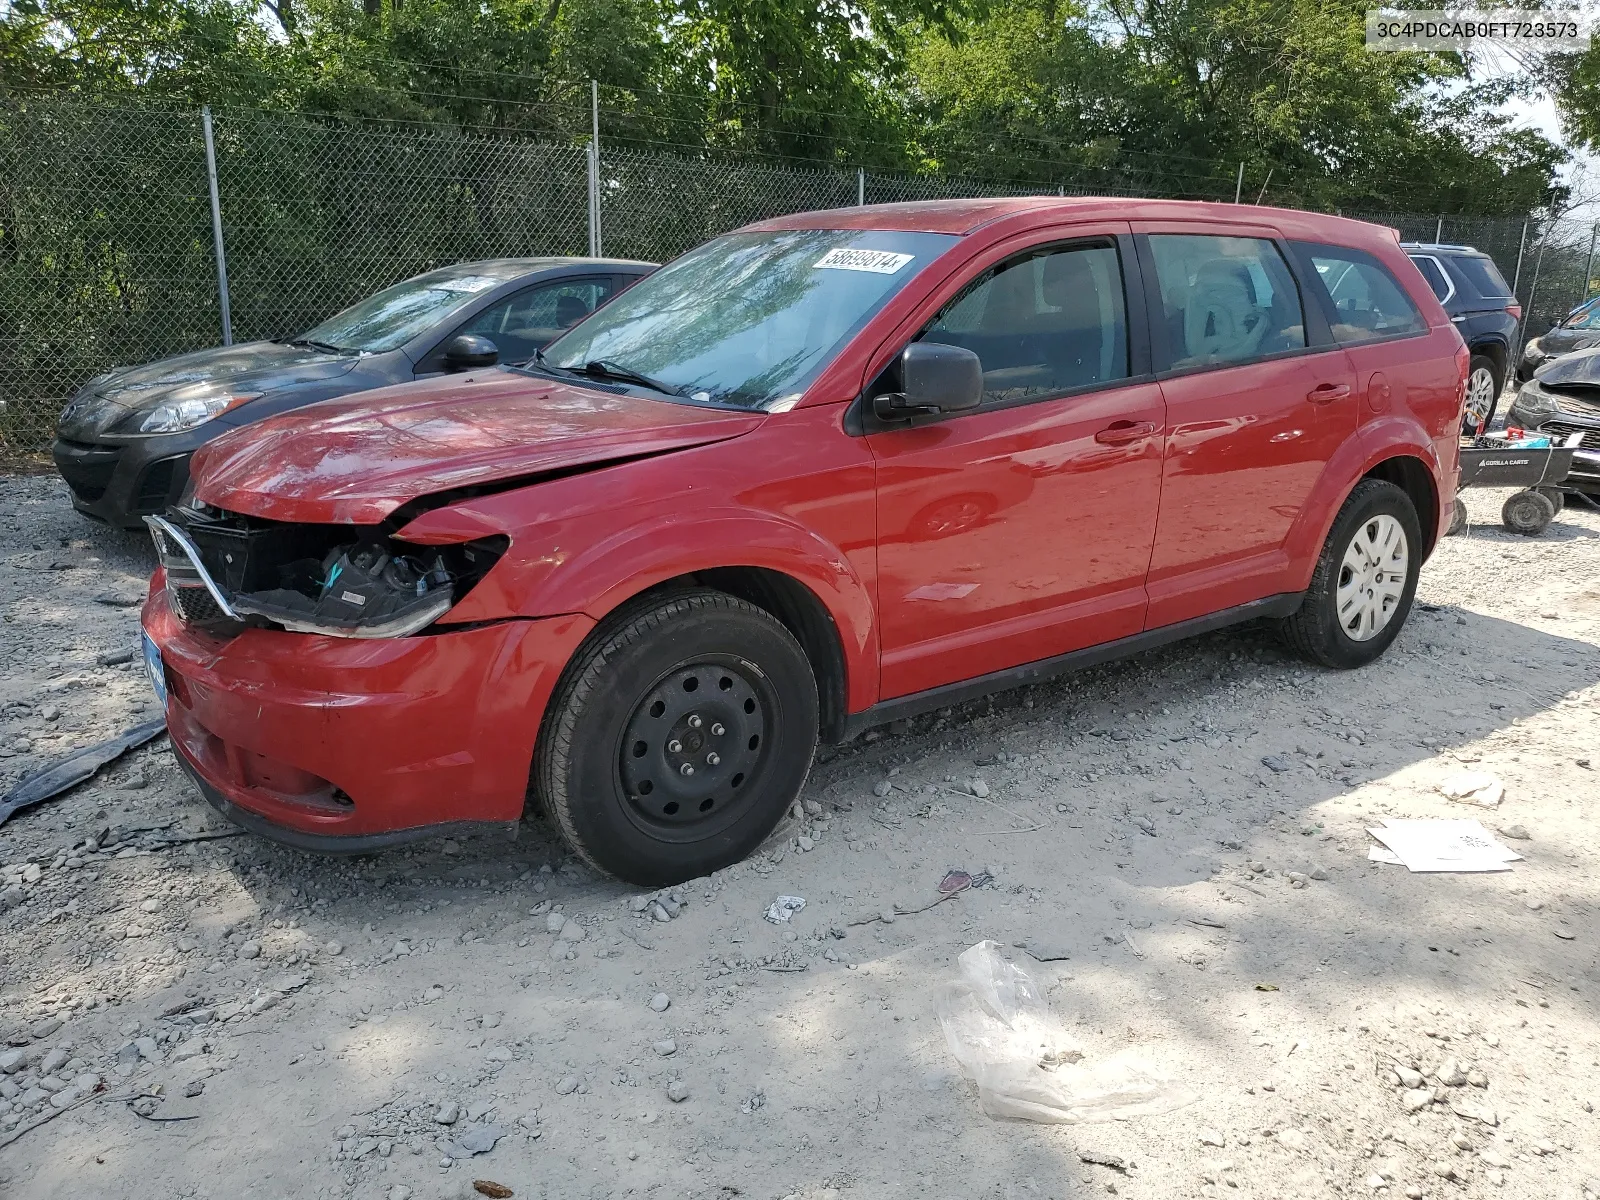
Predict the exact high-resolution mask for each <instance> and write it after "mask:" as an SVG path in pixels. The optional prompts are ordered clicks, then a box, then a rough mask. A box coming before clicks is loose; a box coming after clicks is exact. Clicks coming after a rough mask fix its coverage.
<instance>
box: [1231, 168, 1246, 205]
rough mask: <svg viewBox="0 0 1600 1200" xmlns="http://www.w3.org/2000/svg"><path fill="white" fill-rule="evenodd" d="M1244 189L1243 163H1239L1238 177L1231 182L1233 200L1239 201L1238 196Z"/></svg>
mask: <svg viewBox="0 0 1600 1200" xmlns="http://www.w3.org/2000/svg"><path fill="white" fill-rule="evenodd" d="M1243 191H1244V164H1243V163H1240V164H1239V178H1238V179H1237V180H1235V181H1234V184H1233V202H1234V203H1235V204H1237V203H1239V196H1240V194H1241V193H1243Z"/></svg>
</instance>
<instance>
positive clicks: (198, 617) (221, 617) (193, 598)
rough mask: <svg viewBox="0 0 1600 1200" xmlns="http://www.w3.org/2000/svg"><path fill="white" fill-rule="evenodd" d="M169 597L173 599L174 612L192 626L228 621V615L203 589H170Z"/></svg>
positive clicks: (168, 590) (168, 591)
mask: <svg viewBox="0 0 1600 1200" xmlns="http://www.w3.org/2000/svg"><path fill="white" fill-rule="evenodd" d="M167 595H169V596H170V597H172V607H173V610H174V611H175V612H176V613H177V614H178V616H180V617H182V618H183V619H184V621H186V622H188V623H189V624H191V625H204V624H208V623H210V622H213V621H226V620H227V619H228V615H227V614H226V613H224V612H223V611H222V609H220V608H218V607H217V602H216V601H215V600H213V599H212V598H211V593H210V592H208V591H207V590H206V589H205V588H203V587H175V588H168V589H167Z"/></svg>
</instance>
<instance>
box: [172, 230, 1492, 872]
mask: <svg viewBox="0 0 1600 1200" xmlns="http://www.w3.org/2000/svg"><path fill="white" fill-rule="evenodd" d="M1335 297H1337V299H1336V298H1335ZM1466 369H1467V351H1466V348H1465V347H1464V346H1463V345H1462V342H1461V339H1460V337H1459V336H1457V334H1456V331H1455V330H1454V328H1453V327H1452V326H1451V323H1450V320H1449V318H1448V317H1447V316H1446V315H1445V313H1444V312H1443V310H1442V309H1441V308H1440V307H1439V304H1438V302H1437V301H1436V300H1435V299H1434V297H1433V293H1432V291H1431V290H1430V289H1429V288H1428V286H1427V284H1426V283H1425V282H1424V281H1423V279H1422V277H1421V276H1420V275H1419V274H1418V273H1417V270H1416V268H1415V267H1414V266H1413V265H1412V263H1411V261H1410V260H1409V259H1408V258H1407V257H1406V255H1405V253H1404V252H1403V251H1402V250H1401V249H1400V247H1399V244H1398V242H1397V240H1396V237H1395V235H1394V233H1393V232H1392V231H1390V230H1386V229H1382V228H1378V227H1375V226H1372V225H1366V224H1361V223H1359V222H1355V221H1347V220H1341V219H1337V218H1333V217H1325V216H1317V215H1313V214H1307V213H1300V212H1288V211H1279V210H1273V209H1266V208H1241V207H1235V206H1232V205H1216V204H1186V203H1178V202H1164V201H1127V200H1101V199H1054V198H1039V199H1002V200H982V201H952V202H940V203H929V204H908V205H894V206H883V207H870V208H856V209H844V210H838V211H832V212H821V213H808V214H803V215H799V216H792V217H784V218H781V219H778V220H773V221H767V222H763V223H761V224H758V225H753V226H750V227H749V228H746V229H743V230H740V231H738V232H736V233H732V234H729V235H727V236H726V237H721V238H718V239H716V240H715V241H712V242H710V243H708V244H706V245H704V246H702V247H700V248H699V249H697V250H695V251H693V252H691V253H689V254H687V255H685V256H684V257H682V258H680V259H678V260H677V261H676V262H674V263H672V264H671V265H669V266H667V267H665V268H663V269H661V270H660V271H658V272H657V273H656V274H654V275H652V276H650V277H649V278H648V279H645V280H644V281H643V282H641V283H639V284H638V285H636V286H635V287H634V288H633V289H632V290H630V291H628V292H625V293H623V294H622V295H621V296H619V297H618V298H617V299H615V300H613V301H612V302H611V303H610V304H608V305H606V306H605V307H603V308H601V309H600V310H598V311H597V312H595V313H594V314H593V315H592V316H590V317H589V318H588V319H586V320H585V321H583V322H582V323H581V324H580V325H578V326H577V327H576V328H574V329H573V330H572V331H570V332H569V333H567V334H566V335H565V336H563V337H562V338H560V339H559V340H558V341H556V342H555V343H554V344H553V345H551V346H550V347H549V348H548V349H547V350H546V351H545V352H544V353H543V354H542V355H540V356H539V357H538V358H537V359H535V360H533V361H531V362H528V363H526V364H523V365H522V366H518V367H501V368H493V369H486V370H480V371H474V372H471V373H468V374H463V375H458V376H455V377H452V378H447V379H439V380H430V381H426V382H419V383H415V384H407V385H402V386H399V387H394V388H387V389H383V390H380V391H377V392H368V393H364V394H362V395H360V396H357V397H352V398H349V399H344V400H335V401H330V402H327V403H324V404H320V405H316V406H314V407H311V408H307V409H302V410H299V411H297V412H295V413H292V414H287V415H285V416H282V417H280V418H276V419H274V420H272V421H268V422H266V423H263V424H260V425H256V426H254V427H252V428H250V429H246V430H241V431H239V432H237V433H235V434H231V435H229V436H227V437H224V438H221V439H218V440H217V441H215V442H213V443H212V444H211V445H210V446H209V447H208V448H207V449H206V450H205V451H203V452H202V457H201V459H200V460H198V461H197V462H196V465H195V472H194V473H195V478H196V485H195V488H194V493H193V496H192V498H190V499H189V500H187V501H186V502H185V503H183V504H182V505H180V506H179V507H178V508H176V509H173V510H171V511H169V512H168V513H167V514H166V515H164V516H162V517H159V518H152V519H151V520H150V524H151V527H152V530H153V533H154V536H155V540H156V543H157V547H158V550H159V552H160V559H161V568H160V570H159V571H158V572H157V573H156V576H155V578H154V580H153V581H152V584H151V590H150V598H149V601H148V603H147V604H146V605H145V609H144V629H145V633H146V634H147V645H146V650H147V657H148V659H149V662H150V665H151V671H152V677H153V679H154V682H155V684H156V687H157V689H158V690H159V691H161V692H162V693H163V694H164V696H165V698H166V712H167V720H168V724H169V726H170V728H171V731H172V742H173V745H174V747H175V748H176V750H177V752H178V757H179V760H180V761H181V762H182V763H183V765H184V766H185V767H186V768H187V769H188V771H189V772H190V773H191V774H192V775H193V777H194V779H195V781H196V782H197V783H198V784H199V786H200V788H201V790H202V791H203V792H204V793H205V795H206V797H207V798H208V799H209V800H210V802H211V803H212V804H214V805H215V806H216V807H217V808H219V809H220V810H221V811H222V812H224V813H225V814H227V815H228V816H229V817H230V818H232V819H233V820H235V821H237V822H238V823H240V824H241V825H243V826H245V827H246V828H249V829H252V830H256V831H259V832H261V833H263V834H265V835H267V836H269V837H273V838H277V839H279V840H281V841H284V842H287V843H289V844H291V845H295V846H301V847H305V848H308V849H316V850H349V851H358V850H368V849H373V848H377V847H381V846H386V845H393V844H395V843H399V842H403V841H406V840H409V839H413V838H416V837H419V836H423V835H427V834H432V833H437V832H440V831H442V830H446V829H449V828H451V827H454V826H460V825H467V824H471V825H483V824H500V825H504V826H513V825H514V823H515V822H517V821H518V820H519V818H520V817H521V816H522V815H523V811H524V806H525V805H526V803H527V802H528V800H529V798H530V797H532V798H534V799H535V800H536V801H537V803H538V805H539V806H540V807H541V808H543V809H544V811H545V812H546V813H547V814H548V815H549V816H550V818H552V820H553V822H554V823H555V825H556V826H557V827H558V828H559V829H560V830H561V832H562V833H563V834H564V835H565V837H566V839H567V840H568V841H569V842H570V843H571V845H572V848H573V849H574V850H575V851H576V852H577V853H578V854H580V855H581V856H583V857H584V858H585V859H587V860H588V861H589V862H591V863H592V864H594V865H595V866H597V867H599V868H601V869H603V870H606V871H609V872H611V873H613V874H615V875H618V876H621V877H622V878H624V879H627V880H631V881H633V882H635V883H640V884H646V885H658V884H664V883H670V882H675V881H679V880H683V879H688V878H691V877H694V876H698V875H703V874H705V873H707V872H709V871H712V870H714V869H716V868H718V867H722V866H725V865H727V864H729V863H732V862H734V861H735V860H737V859H739V858H740V857H742V856H744V855H745V854H748V853H749V852H750V851H751V850H752V849H753V848H754V847H756V846H757V845H758V844H759V843H760V841H761V840H762V839H763V838H764V837H765V836H766V835H767V834H768V833H769V832H770V831H771V829H772V828H773V826H774V824H775V823H776V822H777V820H778V819H779V817H780V816H781V815H782V814H783V812H784V811H785V810H786V809H787V808H788V806H789V805H790V804H791V803H792V802H793V800H794V798H795V796H796V794H797V793H798V792H799V790H800V788H801V786H802V785H803V783H804V781H805V778H806V773H807V770H808V769H809V767H810V764H811V759H812V754H813V752H814V750H815V748H816V746H817V743H818V741H819V739H820V740H823V741H835V740H839V739H843V738H848V737H850V736H852V735H853V734H855V733H857V732H859V731H861V730H863V729H865V728H867V727H870V726H873V725H877V724H879V723H882V722H884V721H887V720H889V719H891V718H895V717H900V716H905V715H908V714H911V713H914V712H916V711H918V710H922V709H927V708H929V707H932V706H941V705H947V704H951V703H954V702H957V701H960V700H964V699H967V698H969V697H972V696H975V695H978V694H981V693H983V692H987V691H992V690H995V689H1000V688H1005V687H1010V686H1013V685H1016V684H1019V683H1023V682H1026V681H1030V680H1035V679H1039V678H1041V677H1044V676H1046V675H1048V674H1051V673H1054V672H1057V671H1061V670H1064V669H1069V668H1072V667H1075V666H1079V665H1083V664H1086V663H1092V662H1099V661H1103V660H1105V659H1108V658H1111V657H1114V656H1116V655H1121V654H1128V653H1131V652H1134V651H1139V650H1143V649H1147V648H1149V647H1152V646H1156V645H1160V644H1162V643H1164V642H1170V641H1172V640H1174V639H1177V638H1181V637H1184V636H1186V635H1188V634H1193V633H1198V632H1201V631H1205V630H1211V629H1216V628H1219V627H1221V626H1224V625H1229V624H1232V623H1235V622H1240V621H1244V620H1248V619H1252V618H1266V619H1269V620H1271V621H1273V622H1275V623H1276V624H1277V626H1278V628H1279V629H1280V630H1281V632H1282V634H1283V636H1284V637H1285V638H1286V639H1287V641H1288V642H1289V644H1290V645H1291V646H1293V647H1294V648H1295V649H1296V650H1298V651H1299V652H1300V653H1302V654H1303V655H1305V656H1306V657H1307V658H1309V659H1310V660H1311V661H1313V662H1316V663H1320V664H1323V665H1325V666H1329V667H1356V666H1360V665H1362V664H1364V663H1367V662H1370V661H1371V660H1373V659H1374V658H1376V657H1377V656H1378V655H1380V654H1381V653H1383V651H1384V649H1385V648H1386V647H1387V646H1388V645H1389V643H1390V642H1391V641H1392V640H1393V639H1394V638H1395V636H1396V634H1397V633H1398V632H1399V630H1400V627H1401V625H1402V624H1403V623H1404V621H1405V620H1406V616H1407V613H1408V611H1409V610H1410V607H1411V602H1412V595H1413V592H1414V590H1415V587H1416V581H1417V571H1418V568H1419V567H1420V566H1421V564H1422V561H1423V560H1424V559H1425V558H1426V557H1427V555H1428V554H1429V552H1430V551H1431V550H1432V548H1433V546H1434V544H1435V542H1436V540H1437V539H1438V537H1439V535H1440V531H1441V524H1442V522H1444V521H1446V520H1447V519H1448V516H1449V514H1450V512H1451V505H1452V500H1453V498H1454V493H1455V484H1456V473H1457V467H1456V463H1457V431H1458V430H1459V428H1460V412H1461V405H1462V395H1463V387H1464V383H1465V378H1466Z"/></svg>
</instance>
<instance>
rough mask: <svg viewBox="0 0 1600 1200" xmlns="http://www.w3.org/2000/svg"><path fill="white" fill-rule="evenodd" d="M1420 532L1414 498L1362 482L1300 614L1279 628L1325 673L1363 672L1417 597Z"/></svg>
mask: <svg viewBox="0 0 1600 1200" xmlns="http://www.w3.org/2000/svg"><path fill="white" fill-rule="evenodd" d="M1421 550H1422V533H1421V527H1420V525H1419V523H1418V521H1417V510H1416V508H1415V506H1414V505H1413V504H1412V503H1411V497H1409V496H1407V495H1406V494H1405V492H1404V491H1402V490H1401V489H1400V488H1398V487H1396V486H1395V485H1394V484H1392V483H1387V482H1385V481H1383V480H1380V479H1364V480H1362V481H1361V482H1360V483H1358V484H1356V486H1355V489H1354V490H1353V491H1352V492H1351V493H1350V496H1349V498H1348V499H1346V500H1345V502H1344V507H1342V508H1341V509H1340V510H1339V515H1338V516H1337V517H1335V518H1334V522H1333V528H1332V529H1331V530H1330V531H1329V532H1328V540H1327V541H1326V542H1325V543H1324V544H1323V547H1322V554H1321V555H1320V556H1319V557H1318V559H1317V567H1316V570H1315V571H1313V572H1312V575H1311V586H1310V587H1309V588H1307V589H1306V594H1305V598H1304V599H1303V600H1302V601H1301V602H1300V608H1299V611H1297V612H1296V613H1294V615H1292V616H1290V617H1287V618H1285V619H1284V621H1283V623H1282V624H1281V625H1280V626H1279V629H1280V631H1281V633H1282V635H1283V639H1284V641H1285V642H1286V643H1287V644H1288V645H1289V646H1290V648H1291V649H1293V650H1294V651H1295V652H1296V653H1298V654H1300V655H1301V656H1302V657H1303V658H1307V659H1309V660H1310V661H1312V662H1314V663H1319V664H1321V665H1322V666H1325V667H1340V668H1349V667H1361V666H1365V665H1366V664H1367V663H1369V662H1371V661H1372V660H1373V659H1375V658H1377V657H1378V656H1379V655H1380V654H1382V653H1383V652H1384V651H1385V650H1387V649H1388V648H1389V643H1390V642H1392V641H1394V639H1395V638H1396V637H1398V636H1399V634H1400V627H1401V626H1402V625H1404V624H1405V621H1406V616H1407V615H1408V614H1409V613H1410V612H1411V602H1412V599H1413V598H1414V597H1415V596H1416V591H1417V572H1418V570H1419V569H1420V568H1421V565H1422V554H1421Z"/></svg>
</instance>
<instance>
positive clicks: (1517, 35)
mask: <svg viewBox="0 0 1600 1200" xmlns="http://www.w3.org/2000/svg"><path fill="white" fill-rule="evenodd" d="M1592 24H1593V22H1592V21H1591V19H1590V18H1589V17H1588V16H1587V15H1585V14H1584V13H1582V12H1580V11H1578V10H1577V9H1552V8H1546V9H1535V8H1495V9H1481V10H1476V11H1474V10H1471V9H1464V10H1461V11H1458V12H1444V11H1442V10H1436V9H1421V8H1410V9H1405V8H1402V9H1387V8H1386V9H1377V8H1369V9H1368V10H1367V49H1368V50H1377V51H1396V50H1488V49H1491V48H1494V49H1501V50H1507V51H1510V52H1512V53H1513V54H1515V53H1518V52H1527V51H1537V52H1540V53H1550V52H1555V53H1562V54H1564V53H1575V52H1578V51H1582V50H1587V49H1588V48H1589V30H1590V26H1591V25H1592Z"/></svg>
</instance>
